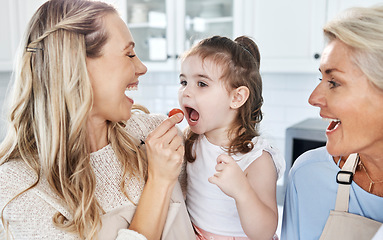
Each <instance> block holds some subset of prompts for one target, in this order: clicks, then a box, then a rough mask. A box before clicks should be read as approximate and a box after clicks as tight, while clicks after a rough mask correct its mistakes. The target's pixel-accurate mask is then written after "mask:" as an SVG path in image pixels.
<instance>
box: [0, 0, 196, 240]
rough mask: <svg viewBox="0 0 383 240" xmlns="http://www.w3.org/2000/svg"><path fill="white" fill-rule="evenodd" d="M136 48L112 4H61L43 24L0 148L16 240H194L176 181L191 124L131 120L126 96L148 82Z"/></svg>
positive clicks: (20, 76) (5, 201)
mask: <svg viewBox="0 0 383 240" xmlns="http://www.w3.org/2000/svg"><path fill="white" fill-rule="evenodd" d="M134 46H135V44H134V40H133V37H132V35H131V33H130V31H129V29H128V28H127V26H126V25H125V23H124V22H123V21H122V19H121V18H120V17H119V15H118V14H117V12H116V10H115V9H114V8H113V7H111V6H109V5H107V4H105V3H102V2H96V1H87V0H51V1H48V2H46V3H45V4H43V5H42V6H41V7H40V8H39V9H38V10H37V11H36V13H35V14H34V16H33V17H32V19H31V21H30V24H29V27H28V29H27V33H26V35H25V38H24V41H23V45H22V48H21V56H20V58H19V63H20V67H19V68H18V70H17V71H16V73H15V82H14V84H13V101H12V102H11V104H10V128H9V130H8V133H7V136H6V139H5V140H4V142H3V143H2V144H1V147H0V213H1V220H2V221H1V223H2V224H0V229H1V225H3V227H4V228H5V232H6V234H7V236H8V237H10V238H12V239H102V240H105V239H116V238H118V239H129V240H131V239H141V240H142V239H153V240H154V239H156V240H158V239H166V240H170V239H171V240H179V239H188V240H189V239H195V237H194V232H193V230H192V227H191V223H190V221H189V218H188V215H187V212H186V208H185V204H184V199H183V195H182V193H181V191H180V186H179V184H178V182H177V179H178V175H179V173H180V170H181V165H182V160H183V154H184V148H183V144H182V137H180V136H178V135H177V128H176V127H175V124H176V123H177V122H178V121H179V120H181V119H182V114H178V115H175V116H172V117H170V118H168V119H165V117H164V116H159V115H149V114H145V113H140V114H132V112H131V111H132V107H133V100H132V99H131V98H129V97H127V96H126V95H125V91H130V90H134V89H137V86H138V79H139V77H140V76H141V75H143V74H145V73H146V67H145V66H144V65H143V64H142V62H141V61H140V60H139V59H138V57H137V56H136V54H135V52H134ZM144 143H145V144H144ZM0 232H1V231H0Z"/></svg>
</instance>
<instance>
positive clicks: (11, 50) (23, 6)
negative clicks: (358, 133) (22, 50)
mask: <svg viewBox="0 0 383 240" xmlns="http://www.w3.org/2000/svg"><path fill="white" fill-rule="evenodd" d="M43 2H45V1H44V0H33V1H25V0H2V7H1V8H0V23H1V27H0V29H1V31H2V34H1V35H0V52H1V55H0V71H2V72H11V71H12V70H13V66H14V61H15V57H16V53H17V48H18V46H19V44H20V40H21V37H22V35H23V34H24V31H25V28H26V26H27V24H28V21H29V20H30V18H31V17H32V15H33V13H34V12H35V11H36V10H37V8H38V7H39V6H40V5H41V4H42V3H43Z"/></svg>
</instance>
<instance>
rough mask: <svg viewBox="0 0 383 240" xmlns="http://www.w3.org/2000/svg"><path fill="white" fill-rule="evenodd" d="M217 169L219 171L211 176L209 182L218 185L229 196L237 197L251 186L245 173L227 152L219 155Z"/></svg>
mask: <svg viewBox="0 0 383 240" xmlns="http://www.w3.org/2000/svg"><path fill="white" fill-rule="evenodd" d="M215 170H216V171H217V172H216V173H215V174H214V175H213V176H212V177H210V178H209V182H210V183H213V184H215V185H217V186H218V187H219V188H220V189H221V190H222V192H224V193H225V194H226V195H228V196H229V197H232V198H234V199H235V198H236V197H237V196H239V194H241V193H242V192H243V191H244V190H245V189H248V188H249V187H250V184H249V182H248V180H247V178H246V175H245V173H244V172H243V171H242V169H241V168H240V167H239V166H238V164H237V163H236V162H235V160H234V159H233V158H232V157H230V156H228V155H226V154H221V155H219V156H218V158H217V165H216V166H215Z"/></svg>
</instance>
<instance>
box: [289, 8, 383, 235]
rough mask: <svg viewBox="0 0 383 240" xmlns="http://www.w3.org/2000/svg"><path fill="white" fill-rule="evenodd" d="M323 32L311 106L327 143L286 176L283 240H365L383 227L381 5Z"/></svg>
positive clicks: (354, 12) (342, 18)
mask: <svg viewBox="0 0 383 240" xmlns="http://www.w3.org/2000/svg"><path fill="white" fill-rule="evenodd" d="M324 34H325V36H326V37H327V39H328V45H327V46H326V47H325V49H324V51H323V54H322V58H321V63H320V68H319V71H320V72H321V74H322V78H321V79H320V83H319V85H318V86H317V87H316V88H315V90H314V91H313V93H312V94H311V96H310V99H309V103H310V104H311V105H313V106H315V107H319V108H320V116H321V117H322V118H325V119H329V120H330V124H329V126H328V128H327V130H326V134H327V139H328V141H327V145H326V148H319V149H315V150H312V151H309V152H306V153H304V154H303V155H302V156H300V157H299V158H298V159H297V161H296V163H295V164H294V166H293V168H292V169H291V171H290V175H289V183H288V188H287V193H286V199H285V205H284V216H283V224H282V239H283V240H291V239H294V240H295V239H304V240H310V239H319V238H320V237H321V239H331V238H329V236H335V235H336V234H340V235H338V236H342V237H340V238H335V237H333V238H332V239H371V237H372V236H373V235H374V233H375V232H376V231H377V229H378V228H379V226H380V225H381V222H383V211H382V209H383V111H382V110H383V108H382V106H383V6H375V7H371V8H353V9H349V10H348V11H346V12H344V14H342V15H340V16H339V17H338V18H336V19H334V20H333V21H331V22H329V23H328V24H327V25H326V26H325V27H324ZM348 156H350V157H349V158H348ZM341 169H342V170H343V172H340V170H341ZM339 172H340V173H339ZM337 182H338V183H337ZM330 211H331V213H330ZM347 212H348V213H352V214H353V215H350V214H348V213H347ZM336 215H339V216H341V217H339V216H338V217H337V216H336ZM340 218H342V219H341V220H340ZM355 219H358V220H355ZM326 222H327V223H326ZM365 223H367V224H365ZM325 225H326V227H325ZM332 227H334V229H332ZM322 232H323V233H322ZM347 233H351V235H353V237H355V238H347V235H346V234H347ZM334 234H335V235H334Z"/></svg>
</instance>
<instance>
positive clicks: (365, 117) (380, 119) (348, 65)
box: [309, 40, 383, 156]
mask: <svg viewBox="0 0 383 240" xmlns="http://www.w3.org/2000/svg"><path fill="white" fill-rule="evenodd" d="M351 53H352V52H351V49H350V48H349V47H348V46H347V45H345V44H344V43H343V42H341V41H340V40H333V41H332V42H330V43H329V44H328V45H327V46H326V48H325V49H324V51H323V54H322V58H321V63H320V69H319V70H320V72H321V73H322V80H321V82H320V83H319V85H318V86H317V87H316V88H315V90H314V91H313V92H312V94H311V96H310V98H309V103H310V104H311V105H313V106H316V107H319V108H320V116H321V117H322V118H327V119H330V120H331V122H330V124H329V126H328V128H327V131H326V135H327V139H328V141H327V150H328V152H329V153H330V154H331V155H333V156H343V155H348V154H350V153H355V152H357V153H363V154H369V155H372V156H373V155H378V154H380V155H381V152H382V151H383V111H382V106H383V91H382V90H379V89H378V88H377V87H375V86H374V85H373V84H372V83H371V82H370V81H369V80H368V79H367V77H366V76H365V75H364V74H363V72H362V71H361V70H360V69H359V68H358V67H357V66H356V65H355V64H354V63H353V62H352V61H351ZM382 77H383V76H382Z"/></svg>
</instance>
